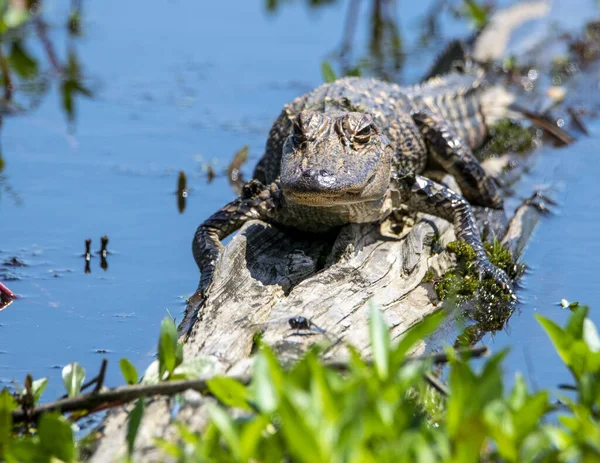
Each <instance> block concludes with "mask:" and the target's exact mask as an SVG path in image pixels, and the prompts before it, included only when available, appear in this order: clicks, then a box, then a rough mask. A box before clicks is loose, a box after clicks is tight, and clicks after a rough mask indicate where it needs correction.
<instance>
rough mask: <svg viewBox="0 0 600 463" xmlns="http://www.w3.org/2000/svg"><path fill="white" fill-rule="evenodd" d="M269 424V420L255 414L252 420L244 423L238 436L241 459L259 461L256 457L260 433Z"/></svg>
mask: <svg viewBox="0 0 600 463" xmlns="http://www.w3.org/2000/svg"><path fill="white" fill-rule="evenodd" d="M268 425H269V420H268V419H267V418H265V417H264V416H260V415H258V416H255V417H254V418H253V419H252V421H250V422H249V423H246V425H245V426H244V429H243V431H242V434H241V438H240V452H241V460H242V461H253V460H254V461H259V460H258V459H257V458H256V449H257V448H258V446H259V444H260V441H261V437H262V434H263V432H264V430H265V428H266V427H267V426H268Z"/></svg>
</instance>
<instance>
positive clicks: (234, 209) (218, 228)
mask: <svg viewBox="0 0 600 463" xmlns="http://www.w3.org/2000/svg"><path fill="white" fill-rule="evenodd" d="M278 191H279V190H278V187H277V185H276V184H272V185H271V186H269V187H265V186H264V185H263V184H262V183H260V182H259V181H257V180H252V181H250V182H248V183H246V184H245V185H244V187H243V189H242V194H241V195H240V197H239V198H237V199H236V200H234V201H232V202H230V203H229V204H227V205H226V206H225V207H223V208H221V209H220V210H219V211H218V212H216V213H215V214H213V215H212V216H210V217H209V218H208V219H207V220H206V221H205V222H204V223H202V224H201V225H200V226H199V227H198V229H197V230H196V233H195V234H194V240H193V242H192V253H193V254H194V259H195V261H196V264H197V265H198V268H199V269H200V273H201V277H200V284H199V285H198V290H199V291H200V292H201V294H202V296H203V297H206V294H207V292H208V290H209V289H210V286H211V284H212V281H213V275H214V272H215V268H216V265H217V262H218V260H219V258H220V256H221V254H222V252H223V245H222V244H221V240H222V239H224V238H225V237H227V236H228V235H230V234H231V233H233V232H235V231H236V230H238V229H239V228H241V227H242V225H244V224H245V223H246V222H248V221H249V220H255V219H259V220H260V219H263V220H264V219H268V218H269V217H270V216H271V213H272V212H273V211H274V210H275V208H276V207H277V204H278V196H277V192H278Z"/></svg>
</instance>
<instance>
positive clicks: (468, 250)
mask: <svg viewBox="0 0 600 463" xmlns="http://www.w3.org/2000/svg"><path fill="white" fill-rule="evenodd" d="M446 249H447V250H448V251H450V252H452V253H454V254H456V257H457V258H458V259H462V260H465V261H472V260H473V259H475V257H476V256H477V255H476V254H475V251H474V250H473V248H472V247H471V246H470V245H468V244H467V243H465V242H464V241H452V242H451V243H448V246H446Z"/></svg>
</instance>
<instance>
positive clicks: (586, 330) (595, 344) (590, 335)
mask: <svg viewBox="0 0 600 463" xmlns="http://www.w3.org/2000/svg"><path fill="white" fill-rule="evenodd" d="M583 340H584V341H585V343H586V344H587V345H588V347H589V348H590V350H591V351H592V352H599V351H600V336H598V329H597V328H596V325H594V322H593V321H592V320H590V319H589V318H586V319H585V320H584V322H583Z"/></svg>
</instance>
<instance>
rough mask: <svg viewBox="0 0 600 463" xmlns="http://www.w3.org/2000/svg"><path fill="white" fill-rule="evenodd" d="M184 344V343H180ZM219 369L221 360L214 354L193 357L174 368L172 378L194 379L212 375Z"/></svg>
mask: <svg viewBox="0 0 600 463" xmlns="http://www.w3.org/2000/svg"><path fill="white" fill-rule="evenodd" d="M179 345H180V346H183V344H179ZM218 371H219V361H218V360H217V359H216V358H215V357H212V356H200V357H193V358H191V359H188V360H185V361H184V362H183V363H181V365H178V366H177V367H176V368H175V370H173V375H172V376H171V378H172V379H175V378H178V379H192V378H201V377H210V376H214V375H215V374H217V373H218Z"/></svg>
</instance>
